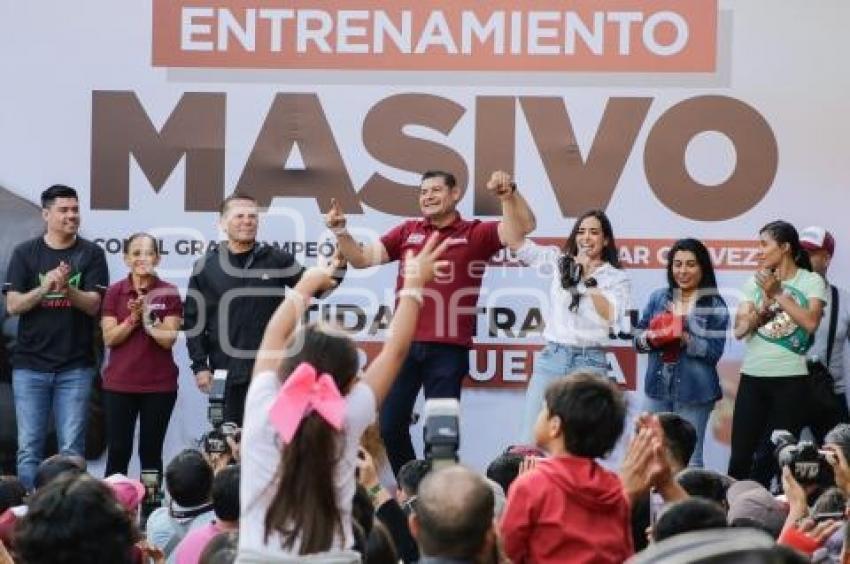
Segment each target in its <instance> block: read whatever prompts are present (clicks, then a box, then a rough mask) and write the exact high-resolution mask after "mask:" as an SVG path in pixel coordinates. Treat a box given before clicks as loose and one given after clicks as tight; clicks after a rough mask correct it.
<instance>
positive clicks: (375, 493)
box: [368, 482, 384, 499]
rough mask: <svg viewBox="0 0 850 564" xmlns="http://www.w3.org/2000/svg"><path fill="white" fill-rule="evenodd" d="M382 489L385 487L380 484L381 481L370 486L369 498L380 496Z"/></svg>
mask: <svg viewBox="0 0 850 564" xmlns="http://www.w3.org/2000/svg"><path fill="white" fill-rule="evenodd" d="M382 489H384V487H383V486H382V485H381V484H380V482H379V483H377V484H375V485H374V486H372V487H371V488H369V490H368V493H369V499H375V498H376V497H378V494H379V493H381V490H382Z"/></svg>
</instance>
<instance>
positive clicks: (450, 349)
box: [380, 342, 469, 476]
mask: <svg viewBox="0 0 850 564" xmlns="http://www.w3.org/2000/svg"><path fill="white" fill-rule="evenodd" d="M467 374H469V349H468V348H466V347H462V346H459V345H449V344H443V343H423V342H414V343H413V344H412V345H411V346H410V352H408V353H407V358H406V359H405V361H404V364H402V366H401V370H400V371H399V374H398V377H397V378H396V381H395V383H394V384H393V386H392V388H390V393H389V395H387V399H386V400H385V401H384V405H383V407H382V408H381V413H380V425H381V438H383V439H384V445H385V446H386V448H387V458H388V459H389V461H390V465H391V466H392V468H393V474H395V475H396V476H398V471H399V470H400V469H401V467H402V466H404V463H405V462H407V461H409V460H413V459H414V458H416V452H415V451H414V450H413V443H412V441H411V439H410V425H411V423H412V421H411V419H412V415H413V407H414V405H415V404H416V397H417V396H418V395H419V390H420V389H423V388H424V393H425V398H426V399H430V398H456V399H460V390H461V385H462V384H463V379H464V377H465V376H466V375H467Z"/></svg>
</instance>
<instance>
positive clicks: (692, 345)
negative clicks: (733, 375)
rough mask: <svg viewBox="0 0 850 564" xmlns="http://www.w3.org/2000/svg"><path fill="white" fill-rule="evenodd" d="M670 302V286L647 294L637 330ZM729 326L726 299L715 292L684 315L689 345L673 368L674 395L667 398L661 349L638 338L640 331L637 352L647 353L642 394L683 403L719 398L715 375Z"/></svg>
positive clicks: (663, 309) (637, 339) (719, 392)
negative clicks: (646, 301)
mask: <svg viewBox="0 0 850 564" xmlns="http://www.w3.org/2000/svg"><path fill="white" fill-rule="evenodd" d="M702 301H703V302H705V301H706V300H705V299H703V300H702ZM669 302H670V290H669V289H667V288H660V289H658V290H655V291H654V292H653V293H652V295H651V296H650V297H649V303H648V304H647V305H646V307H645V308H644V310H643V313H642V315H641V317H640V321H638V324H637V329H639V330H643V331H645V330H646V329H647V328H648V327H649V321H650V320H651V319H652V318H653V317H655V316H656V315H658V314H660V313H663V312H664V311H665V310H666V309H667V304H668V303H669ZM728 328H729V310H728V309H727V307H726V302H724V301H723V298H721V297H720V296H718V295H714V296H712V297H711V298H710V302H709V303H708V304H705V303H700V305H699V306H697V307H695V308H694V311H692V312H691V313H690V314H689V315H688V316H687V318H686V319H685V330H686V331H687V332H688V336H689V340H688V346H687V347H685V348H683V349H682V350H681V354H680V355H679V359H678V361H677V362H676V364H675V366H674V368H673V377H675V378H676V386H675V389H676V396H677V397H675V398H670V397H668V390H666V389H665V387H664V378H663V377H662V365H663V363H662V361H661V351H660V350H657V349H653V348H652V347H651V346H649V344H648V343H646V342H645V340H644V339H642V338H641V337H642V335H643V331H640V332H639V333H638V334H637V335H636V338H635V348H636V349H637V351H638V352H641V353H649V361H648V364H647V367H646V380H645V381H644V393H645V394H646V395H647V396H648V397H650V398H652V399H658V400H666V399H670V400H675V401H679V402H683V403H706V402H710V401H714V400H717V399H720V397H721V395H722V394H721V391H720V381H719V378H718V376H717V362H718V361H719V360H720V357H721V356H723V348H724V347H725V346H726V332H727V330H728Z"/></svg>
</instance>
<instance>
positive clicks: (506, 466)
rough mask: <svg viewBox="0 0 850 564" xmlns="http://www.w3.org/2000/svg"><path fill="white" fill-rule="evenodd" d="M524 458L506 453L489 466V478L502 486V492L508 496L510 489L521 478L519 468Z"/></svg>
mask: <svg viewBox="0 0 850 564" xmlns="http://www.w3.org/2000/svg"><path fill="white" fill-rule="evenodd" d="M520 464H522V456H520V455H518V454H513V453H510V452H504V453H502V454H500V455H499V456H498V457H496V459H495V460H493V462H491V463H490V465H489V466H487V477H488V478H490V479H491V480H493V481H494V482H496V483H497V484H499V485H500V486H502V491H503V492H505V495H508V488H509V487H511V484H512V483H513V482H514V480H516V477H517V476H519V466H520Z"/></svg>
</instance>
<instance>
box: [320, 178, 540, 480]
mask: <svg viewBox="0 0 850 564" xmlns="http://www.w3.org/2000/svg"><path fill="white" fill-rule="evenodd" d="M487 188H488V190H490V192H492V193H493V194H495V195H496V196H498V197H499V199H500V200H501V202H502V215H503V217H506V216H510V217H512V218H514V219H515V222H513V221H511V222H499V221H485V222H482V221H480V220H477V219H475V220H465V219H463V218H461V217H460V214H459V213H458V212H457V209H456V208H457V204H458V202H459V201H460V199H461V197H462V196H463V191H462V190H461V188H460V187H458V186H457V182H456V180H455V177H454V175H452V174H451V173H448V172H443V171H429V172H426V173H425V174H423V175H422V183H421V185H420V192H419V208H420V210H421V211H422V218H421V219H409V220H407V221H405V222H403V223H401V224H400V225H398V226H396V227H395V228H393V229H391V230H390V231H389V232H387V233H386V234H384V235H383V236H382V237H381V238H380V240H379V241H377V242H375V243H372V244H369V245H365V246H362V247H361V246H360V245H359V244H358V243H357V242H356V241H355V240H354V239H353V238H352V237H351V234H349V233H348V231H347V230H346V228H345V216H344V215H343V213H342V211H341V210H340V208H339V206H338V204H337V203H336V201H334V202H333V203H332V206H331V210H330V212H328V214H327V215H326V216H325V223H326V224H327V226H328V228H330V229H331V230H332V231H333V232H334V234H335V235H336V237H337V242H338V244H339V249H340V251H341V252H342V254H343V256H344V257H345V258H346V259H347V260H348V262H349V263H350V264H351V266H353V267H354V268H368V267H370V266H376V265H379V264H386V263H388V262H390V261H399V270H398V278H397V281H396V290H397V291H400V289H401V288H402V286H403V277H404V257H405V256H406V254H407V251H414V252H415V253H416V252H418V251H419V249H420V248H421V247H422V246H423V245H424V244H425V241H427V240H428V237H429V236H430V235H431V234H432V233H434V232H435V231H437V232H439V233H440V241H443V240H445V239H449V240H450V245H449V247H448V249H446V252H445V253H443V256H442V259H443V260H446V261H448V263H449V265H448V266H449V268H448V269H447V271H446V272H444V273H443V275H442V276H440V277H438V278H437V279H436V280H434V281H433V282H431V283H430V284H428V285H427V286H426V287H425V288H424V291H423V292H422V294H420V295H419V296H417V298H418V299H419V300H421V301H422V302H423V305H422V312H421V314H420V316H419V326H418V327H417V330H416V334H415V336H414V342H413V344H412V346H411V347H410V352H409V353H408V355H407V359H405V362H404V364H403V365H402V368H401V373H400V374H399V376H398V378H397V379H396V382H395V384H394V385H393V388H392V390H391V391H390V394H389V396H388V397H387V400H386V401H385V402H384V407H383V409H382V410H381V417H380V422H381V435H382V437H383V439H384V443H385V444H386V447H387V455H388V457H389V459H390V463H391V464H392V467H393V471H394V473H396V474H398V471H399V469H400V468H401V467H402V465H403V464H404V463H405V462H407V461H408V460H412V459H414V458H416V454H415V453H414V451H413V444H412V443H411V441H410V432H409V429H408V427H409V425H410V419H411V413H412V411H413V405H414V403H415V402H416V396H417V395H419V390H420V388H423V387H424V392H425V397H426V398H460V389H461V382H462V380H463V377H464V376H466V375H467V374H468V373H469V349H470V348H471V346H472V336H473V334H474V332H475V305H476V303H477V302H478V294H479V291H480V289H481V280H482V278H483V276H484V270H485V267H486V264H487V261H488V260H489V258H490V257H491V256H492V255H493V254H494V253H496V251H498V250H499V249H501V248H502V247H504V246H505V241H506V240H508V235H509V234H508V233H506V231H507V230H508V229H510V228H511V225H516V226H518V227H519V228H521V229H522V230H523V233H522V236H524V235H526V234H528V233H530V232H531V231H532V230H533V229H534V227H535V219H534V214H533V213H532V212H531V210H530V209H529V207H528V204H527V203H526V201H525V199H524V198H523V197H522V196H521V195H520V194H519V193H518V192H517V190H516V184H514V183H513V182H511V177H510V175H508V174H507V173H504V172H501V171H499V172H494V173H493V175H492V176H491V178H490V181H489V182H488V183H487Z"/></svg>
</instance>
